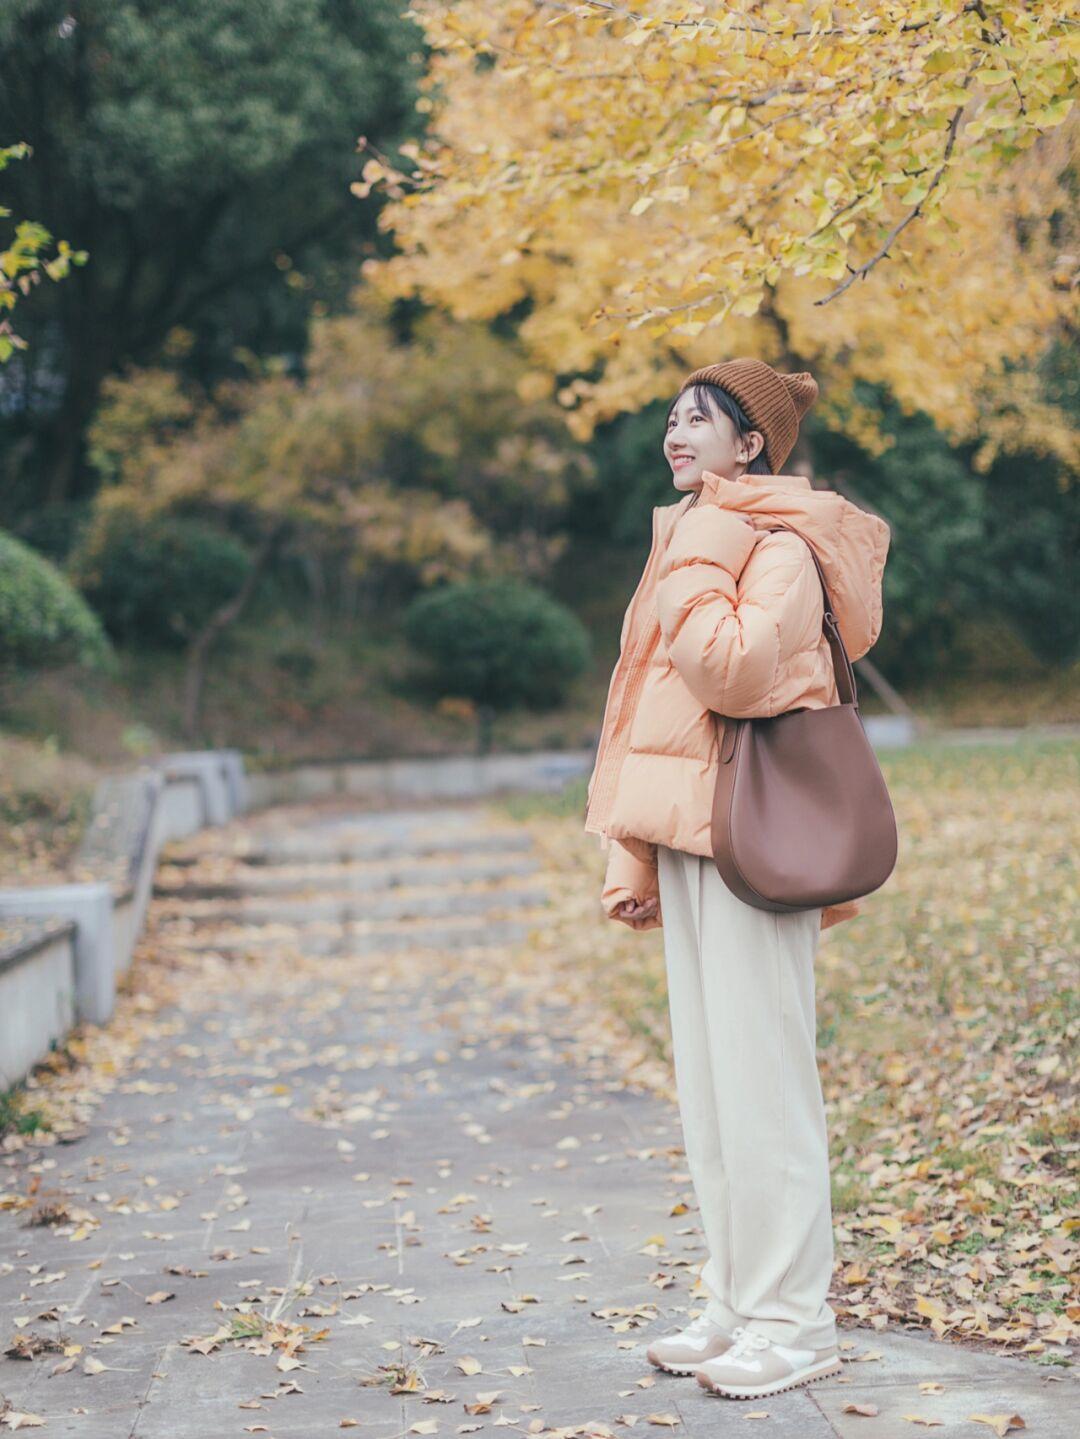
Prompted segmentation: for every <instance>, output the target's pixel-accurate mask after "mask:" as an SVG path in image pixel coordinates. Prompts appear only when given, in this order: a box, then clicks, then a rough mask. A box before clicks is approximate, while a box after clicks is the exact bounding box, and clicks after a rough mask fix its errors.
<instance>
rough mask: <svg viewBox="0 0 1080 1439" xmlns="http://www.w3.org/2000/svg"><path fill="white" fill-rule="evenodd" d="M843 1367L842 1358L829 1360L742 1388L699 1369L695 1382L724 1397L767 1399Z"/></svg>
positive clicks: (812, 1382) (830, 1375)
mask: <svg viewBox="0 0 1080 1439" xmlns="http://www.w3.org/2000/svg"><path fill="white" fill-rule="evenodd" d="M843 1369H844V1365H843V1361H842V1360H840V1359H836V1360H829V1361H827V1362H826V1363H825V1364H824V1365H821V1366H819V1367H818V1368H817V1369H811V1370H804V1371H803V1373H802V1374H793V1375H792V1377H791V1378H790V1379H778V1380H774V1382H773V1383H772V1384H756V1385H755V1386H754V1387H753V1388H752V1389H748V1388H743V1387H742V1386H741V1385H740V1386H739V1388H737V1389H735V1388H732V1387H730V1386H728V1385H725V1384H718V1383H717V1382H716V1380H715V1379H710V1378H709V1376H708V1375H707V1374H704V1373H701V1372H700V1371H699V1372H698V1375H697V1382H698V1383H699V1384H700V1385H701V1387H702V1388H703V1389H707V1390H708V1391H709V1393H710V1394H719V1395H721V1396H722V1397H723V1398H724V1399H767V1398H768V1397H769V1395H770V1394H782V1393H783V1392H784V1390H785V1389H798V1388H800V1387H801V1386H802V1385H803V1384H814V1383H816V1382H817V1381H818V1380H819V1379H830V1378H832V1376H833V1375H834V1374H841V1373H842V1372H843Z"/></svg>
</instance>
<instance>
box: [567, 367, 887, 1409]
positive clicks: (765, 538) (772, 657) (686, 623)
mask: <svg viewBox="0 0 1080 1439" xmlns="http://www.w3.org/2000/svg"><path fill="white" fill-rule="evenodd" d="M817 391H818V387H817V384H816V382H815V381H814V379H813V378H812V376H810V375H809V374H807V373H805V372H804V373H800V374H779V373H778V372H777V371H776V370H774V369H773V368H772V367H771V366H770V365H767V364H765V363H763V362H762V361H760V360H750V359H735V360H729V361H727V362H725V363H722V364H718V365H711V366H708V367H706V368H705V369H701V370H695V371H694V372H693V374H691V375H690V376H689V377H688V378H687V379H686V381H685V382H684V383H683V385H682V388H681V389H680V391H679V393H678V395H677V396H676V398H675V401H674V402H673V404H672V406H671V409H670V411H669V413H668V419H667V432H666V435H665V439H664V453H665V456H666V458H667V461H668V463H669V464H670V466H671V472H672V481H673V484H674V486H675V488H676V489H677V490H680V491H682V492H683V497H682V499H681V500H680V501H679V502H678V503H676V504H673V505H660V506H657V507H656V508H655V509H654V510H653V536H652V546H651V549H650V552H649V558H648V561H647V563H646V565H645V570H644V573H643V574H642V577H641V580H640V582H639V584H638V587H637V590H636V591H635V593H634V596H633V598H632V599H631V601H630V605H629V607H628V609H627V611H626V616H625V618H624V620H623V626H622V636H621V640H620V654H619V660H618V663H617V664H616V666H615V670H614V673H613V674H612V677H611V683H610V686H609V689H608V698H607V705H606V707H605V711H604V719H603V724H602V726H601V733H600V742H599V746H598V749H597V755H596V763H595V766H594V769H593V774H592V778H591V779H590V781H589V797H588V803H587V806H586V815H585V828H586V830H587V831H589V832H591V833H595V834H599V835H602V836H603V840H602V843H603V844H604V846H605V847H607V848H608V850H609V854H608V865H607V873H606V877H605V881H604V886H603V890H602V893H601V903H602V906H603V908H604V911H605V913H606V914H607V915H608V916H610V917H611V918H612V919H616V920H620V921H621V922H622V923H624V924H627V925H629V926H630V927H631V928H633V929H642V930H644V929H653V928H656V927H658V926H660V925H663V928H664V951H665V962H666V967H667V980H668V997H669V1004H670V1012H671V1032H672V1049H673V1055H674V1062H675V1077H676V1083H677V1086H678V1093H679V1108H680V1113H681V1117H682V1124H683V1132H684V1142H685V1147H686V1156H687V1163H688V1166H689V1169H690V1174H691V1178H692V1180H693V1184H694V1189H695V1192H696V1194H697V1199H698V1204H699V1209H700V1213H701V1219H702V1227H703V1229H704V1232H705V1240H706V1244H707V1247H708V1252H709V1257H708V1259H707V1261H706V1263H705V1265H704V1267H703V1269H702V1272H701V1280H702V1284H703V1287H704V1288H705V1290H706V1292H707V1294H708V1303H707V1305H706V1307H705V1310H704V1312H703V1313H702V1314H700V1315H699V1316H698V1317H697V1318H696V1319H694V1321H693V1322H692V1323H691V1324H690V1325H689V1326H688V1328H686V1329H684V1330H682V1331H680V1332H679V1333H677V1334H674V1335H670V1336H668V1337H666V1338H663V1339H658V1340H657V1341H655V1342H654V1344H653V1345H652V1347H651V1348H650V1349H649V1351H648V1357H649V1359H650V1360H651V1361H652V1363H653V1364H655V1365H656V1366H658V1367H659V1368H661V1369H665V1370H668V1371H669V1372H672V1373H676V1374H687V1375H690V1374H692V1375H695V1376H696V1377H697V1380H698V1382H699V1383H700V1384H701V1385H703V1386H704V1387H705V1388H707V1389H709V1390H711V1391H712V1392H714V1393H718V1394H721V1395H724V1396H725V1397H729V1398H743V1397H744V1398H760V1397H763V1396H764V1395H767V1394H773V1393H776V1392H778V1391H780V1390H782V1389H790V1388H793V1387H795V1386H796V1385H800V1384H806V1383H809V1382H810V1381H812V1380H814V1379H819V1378H824V1377H825V1376H827V1375H830V1374H836V1373H838V1372H839V1369H840V1361H839V1358H838V1356H837V1349H836V1321H835V1316H834V1314H833V1311H832V1309H831V1308H830V1307H829V1304H828V1298H827V1296H828V1290H829V1282H830V1279H831V1276H832V1264H833V1237H832V1213H831V1205H830V1185H829V1153H828V1139H827V1134H826V1126H825V1108H824V1101H823V1098H822V1093H821V1084H820V1080H819V1077H818V1071H817V1058H816V1053H815V1017H814V958H815V954H816V950H817V945H818V942H819V939H820V933H821V930H822V929H825V928H828V927H829V926H831V925H833V924H836V923H839V922H840V921H842V920H845V919H850V918H851V917H853V916H854V915H855V914H857V913H858V911H859V905H858V903H857V902H854V901H852V902H849V903H847V904H843V905H835V906H829V907H828V908H825V909H813V910H802V911H798V912H792V913H775V912H771V911H765V910H760V909H756V908H754V907H753V906H751V905H748V904H746V903H744V902H743V901H742V900H741V899H738V898H737V897H736V896H734V895H733V894H732V893H731V892H730V890H728V889H727V887H726V885H725V884H724V883H723V881H722V879H721V878H720V875H719V872H718V871H717V869H716V866H715V864H714V862H713V860H712V844H711V818H712V799H713V791H714V789H715V786H716V767H717V726H716V721H715V719H714V712H716V713H719V714H722V715H729V716H733V717H736V718H741V717H756V716H764V715H775V714H780V713H783V712H785V711H787V710H790V709H800V708H816V707H820V706H825V705H831V704H838V703H839V698H840V697H839V694H838V693H837V689H836V681H835V678H834V675H833V668H832V657H831V654H830V651H829V645H828V640H827V638H826V637H825V635H824V634H823V631H822V621H823V615H824V601H823V597H822V591H821V582H820V579H819V577H818V573H817V569H816V567H815V565H814V562H813V559H812V557H811V554H810V550H809V548H808V543H809V544H810V545H813V547H814V550H815V551H816V553H817V555H818V558H819V560H820V561H821V564H822V568H823V570H824V572H825V576H826V580H827V583H828V587H829V593H830V597H831V599H832V602H833V607H834V611H835V613H836V618H837V623H838V625H839V628H840V631H841V634H842V636H843V639H844V643H845V645H846V647H847V651H848V655H849V657H850V658H851V659H852V660H855V659H858V658H859V657H860V656H861V655H864V654H865V653H866V652H867V651H868V650H869V649H870V647H871V646H872V645H873V644H874V643H875V641H876V640H877V637H878V634H879V632H880V629H881V619H882V595H881V580H882V574H883V571H884V567H885V556H886V552H887V550H888V546H889V538H890V536H889V529H888V526H887V525H886V524H885V522H884V521H883V520H881V519H879V518H878V517H877V516H874V515H870V514H867V513H866V512H865V511H863V510H860V509H859V508H858V507H857V506H856V505H853V504H852V503H851V502H850V501H849V500H847V499H845V498H844V497H843V496H842V495H839V494H838V493H836V492H835V491H833V490H817V489H814V488H812V486H811V485H810V482H809V480H807V479H806V478H805V477H804V476H802V475H794V474H787V475H785V474H783V473H782V470H783V466H784V462H785V461H786V460H787V458H788V456H789V455H790V453H791V450H792V447H793V446H794V444H795V441H796V438H797V436H798V429H799V421H800V420H801V418H802V416H803V415H804V414H805V412H806V410H807V409H808V408H809V406H810V405H811V404H812V403H813V401H814V398H815V397H816V395H817ZM777 523H783V524H786V525H790V526H792V528H793V529H795V530H796V531H798V534H792V533H790V532H789V531H780V532H774V533H767V527H768V526H769V525H770V524H777ZM800 536H803V537H804V538H800Z"/></svg>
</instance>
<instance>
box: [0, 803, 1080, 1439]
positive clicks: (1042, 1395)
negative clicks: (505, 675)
mask: <svg viewBox="0 0 1080 1439" xmlns="http://www.w3.org/2000/svg"><path fill="white" fill-rule="evenodd" d="M528 849H529V840H528V837H527V836H526V835H524V834H523V833H521V832H520V831H517V830H514V829H513V828H511V827H507V826H505V825H503V826H499V825H498V824H496V823H494V822H493V821H492V820H491V818H490V816H487V815H486V814H485V812H484V811H483V810H480V809H474V808H472V807H460V808H441V809H439V810H437V811H425V810H420V809H416V810H412V811H398V812H396V813H395V814H377V813H368V814H353V815H348V816H343V815H342V814H340V813H338V814H327V813H325V812H323V813H320V812H318V811H311V810H309V811H301V812H294V813H292V814H290V813H289V812H286V811H279V812H275V813H271V814H269V815H262V816H256V817H253V818H251V819H249V820H247V821H245V822H244V823H243V824H240V825H236V826H233V827H231V828H230V829H228V830H221V831H216V832H214V833H212V834H210V835H208V836H207V835H204V836H201V837H200V838H199V839H198V840H196V841H193V842H192V843H191V844H190V845H189V846H187V847H186V848H180V849H176V850H174V851H173V852H172V856H171V858H172V861H173V862H172V863H170V864H169V865H167V866H165V867H164V868H163V869H162V870H161V872H160V875H159V897H158V899H157V900H156V901H155V904H154V907H153V913H152V929H151V932H150V935H149V937H148V941H147V944H146V945H145V946H144V953H143V954H142V955H141V956H140V959H139V961H138V966H137V971H136V976H135V983H134V989H133V994H132V995H131V996H129V999H128V1001H127V1002H126V1007H125V1009H124V1011H123V1013H122V1015H121V1018H120V1020H118V1024H120V1025H121V1026H124V1025H127V1026H130V1027H132V1028H134V1029H136V1030H138V1032H139V1034H140V1042H139V1046H138V1048H137V1049H136V1050H135V1053H134V1055H133V1057H132V1058H131V1059H130V1060H129V1061H128V1062H127V1063H126V1064H125V1065H123V1066H122V1067H121V1068H120V1069H119V1072H118V1073H117V1074H116V1075H115V1077H114V1078H113V1079H112V1080H110V1081H108V1083H109V1085H111V1089H110V1092H107V1093H106V1094H105V1095H104V1096H103V1097H102V1098H101V1100H100V1103H97V1104H96V1105H93V1106H91V1107H90V1108H89V1110H88V1114H87V1118H86V1123H85V1129H84V1133H83V1134H82V1137H75V1138H73V1140H72V1142H70V1143H66V1144H63V1145H60V1146H52V1147H47V1148H44V1149H30V1150H27V1151H25V1152H23V1153H21V1154H18V1155H14V1156H12V1155H8V1156H5V1157H4V1158H5V1164H4V1166H3V1168H0V1190H2V1191H4V1192H5V1193H6V1194H7V1195H12V1194H25V1193H26V1192H27V1187H28V1185H32V1184H35V1183H37V1184H40V1185H42V1186H44V1187H45V1188H46V1189H48V1190H50V1191H51V1192H52V1193H53V1194H58V1195H62V1196H63V1200H64V1203H65V1204H66V1206H67V1212H66V1214H61V1215H60V1217H59V1219H58V1221H57V1222H53V1223H51V1224H43V1225H39V1226H37V1227H33V1228H30V1227H27V1226H26V1219H27V1217H28V1216H27V1212H26V1211H25V1210H21V1211H19V1210H12V1211H11V1212H8V1213H4V1214H0V1285H2V1289H0V1309H2V1315H0V1318H2V1322H3V1325H4V1329H3V1333H4V1335H5V1336H8V1338H9V1342H10V1343H11V1345H12V1346H13V1347H18V1345H20V1344H21V1346H22V1347H23V1348H24V1349H29V1350H30V1351H31V1352H33V1351H34V1349H35V1348H36V1347H37V1345H38V1343H39V1341H42V1342H44V1343H45V1344H46V1345H47V1346H49V1347H48V1348H46V1349H45V1350H44V1351H43V1352H37V1353H35V1354H34V1357H32V1358H30V1359H29V1360H27V1359H19V1358H8V1359H5V1360H2V1361H0V1393H2V1394H3V1396H4V1397H5V1399H6V1401H7V1405H8V1410H7V1416H8V1417H7V1421H6V1422H7V1423H8V1425H9V1427H15V1424H16V1421H15V1419H14V1416H15V1414H17V1413H29V1414H32V1415H36V1416H39V1417H40V1418H41V1419H43V1420H44V1430H43V1432H45V1433H47V1434H49V1435H77V1436H81V1439H136V1436H137V1439H196V1436H198V1439H227V1436H232V1435H236V1436H243V1435H245V1434H249V1433H250V1434H269V1435H271V1436H278V1439H289V1436H295V1439H321V1436H329V1435H331V1434H336V1433H338V1432H339V1430H345V1431H347V1430H348V1429H350V1428H353V1427H356V1428H357V1429H358V1431H359V1432H360V1433H362V1434H365V1435H372V1436H378V1439H389V1436H398V1435H404V1434H406V1433H410V1434H411V1433H416V1434H438V1435H444V1436H450V1435H456V1434H463V1433H473V1432H480V1431H491V1430H493V1429H494V1428H496V1427H507V1426H509V1427H513V1428H515V1429H516V1430H518V1432H521V1433H525V1434H529V1435H533V1434H538V1435H544V1434H547V1433H548V1432H549V1431H550V1430H554V1429H558V1428H561V1429H563V1430H565V1431H566V1432H567V1433H568V1434H573V1433H581V1434H598V1435H602V1436H607V1435H611V1434H621V1433H624V1432H627V1431H628V1430H629V1429H631V1428H633V1429H635V1430H636V1431H637V1432H639V1433H642V1434H645V1433H650V1432H655V1430H656V1429H657V1428H659V1429H661V1430H662V1429H665V1428H668V1427H670V1428H671V1429H672V1432H674V1433H675V1434H676V1435H679V1434H683V1435H692V1436H698V1435H706V1434H708V1435H727V1434H742V1433H745V1432H746V1430H747V1427H748V1425H749V1426H750V1427H751V1428H754V1429H755V1431H756V1429H757V1427H759V1426H760V1427H761V1428H762V1429H763V1430H764V1432H766V1433H768V1432H775V1433H783V1434H786V1435H791V1436H794V1439H818V1436H832V1435H842V1436H847V1435H851V1436H856V1435H860V1436H867V1439H890V1436H893V1435H901V1434H902V1435H905V1436H911V1435H912V1434H914V1433H918V1432H919V1426H918V1425H916V1424H915V1423H914V1422H913V1420H912V1418H911V1416H919V1417H921V1418H923V1419H925V1420H937V1421H940V1422H941V1427H942V1432H943V1433H946V1434H951V1433H963V1434H971V1435H974V1436H977V1435H979V1434H990V1433H992V1432H993V1430H992V1429H990V1428H987V1427H986V1426H983V1425H979V1424H977V1423H974V1422H972V1421H971V1420H970V1419H969V1417H968V1416H970V1415H973V1414H984V1415H1011V1414H1019V1415H1021V1416H1022V1417H1023V1419H1024V1421H1025V1423H1026V1426H1027V1430H1028V1431H1029V1432H1031V1433H1032V1434H1035V1435H1046V1436H1065V1435H1072V1434H1075V1433H1076V1432H1077V1431H1076V1428H1075V1425H1074V1424H1073V1423H1072V1422H1071V1421H1070V1419H1069V1418H1068V1417H1067V1416H1068V1415H1069V1414H1070V1413H1072V1414H1075V1412H1077V1408H1078V1407H1080V1406H1077V1403H1076V1399H1077V1395H1076V1388H1075V1385H1074V1382H1073V1381H1072V1379H1071V1378H1069V1377H1068V1376H1066V1375H1062V1373H1061V1372H1060V1371H1057V1372H1056V1374H1055V1373H1053V1372H1049V1371H1047V1370H1046V1369H1044V1368H1040V1367H1037V1366H1035V1365H1034V1364H1030V1363H1028V1362H1026V1361H1022V1360H1020V1359H1015V1358H1013V1359H1009V1358H1002V1357H999V1356H998V1355H996V1354H992V1353H977V1352H973V1351H970V1350H965V1349H961V1348H959V1347H957V1346H956V1345H952V1344H945V1343H937V1342H935V1341H933V1340H932V1339H928V1338H926V1337H925V1336H924V1335H923V1334H915V1333H903V1332H899V1331H886V1332H885V1333H876V1332H872V1331H868V1330H857V1329H845V1330H844V1331H843V1344H844V1346H845V1347H844V1350H843V1353H844V1357H845V1358H846V1359H848V1360H849V1361H851V1362H850V1363H849V1364H847V1365H846V1366H845V1373H844V1375H843V1376H842V1378H840V1379H837V1380H834V1381H829V1382H828V1383H825V1384H821V1385H818V1386H815V1387H814V1388H812V1389H809V1390H802V1391H798V1392H795V1393H790V1394H786V1395H781V1396H777V1397H776V1398H774V1399H770V1400H766V1401H760V1402H755V1403H750V1404H745V1403H743V1404H739V1403H731V1402H728V1401H724V1400H721V1399H717V1398H715V1397H712V1396H710V1395H708V1394H706V1393H705V1392H704V1391H703V1390H702V1389H701V1388H700V1387H699V1386H698V1385H697V1384H696V1383H695V1382H694V1380H693V1379H683V1378H675V1377H670V1376H665V1375H660V1374H657V1373H656V1371H654V1370H653V1369H652V1368H651V1366H650V1365H649V1364H648V1362H647V1361H646V1359H645V1355H644V1351H645V1348H646V1346H647V1344H648V1343H649V1342H650V1340H651V1339H652V1338H653V1336H655V1335H657V1334H661V1333H665V1332H667V1331H669V1330H670V1329H672V1328H674V1327H676V1326H677V1325H678V1324H679V1323H680V1322H682V1321H683V1320H684V1319H685V1315H686V1311H687V1308H688V1307H689V1308H696V1304H695V1303H694V1302H693V1301H691V1300H690V1299H689V1289H690V1287H691V1284H692V1283H693V1276H694V1271H695V1270H696V1268H697V1267H698V1265H699V1264H700V1262H701V1260H702V1259H703V1258H704V1251H703V1249H702V1247H701V1236H700V1231H699V1230H698V1228H697V1227H696V1224H695V1217H696V1211H695V1210H694V1208H693V1197H692V1190H691V1189H690V1186H689V1183H688V1177H687V1175H686V1172H685V1169H684V1163H685V1159H684V1156H683V1154H682V1151H681V1148H680V1142H681V1136H680V1130H679V1122H678V1115H677V1112H676V1111H675V1110H674V1109H673V1108H672V1107H671V1106H670V1105H669V1104H667V1103H665V1102H663V1101H661V1100H659V1099H657V1098H656V1097H655V1096H653V1095H651V1094H649V1093H645V1092H640V1091H635V1090H630V1089H627V1088H625V1087H624V1086H623V1084H622V1082H621V1081H620V1080H619V1079H618V1078H617V1077H616V1076H614V1075H613V1074H611V1072H610V1071H609V1070H608V1069H607V1068H606V1067H605V1063H604V1060H603V1057H602V1056H601V1055H600V1054H596V1055H594V1056H591V1057H590V1056H589V1055H588V1054H587V1053H583V1048H582V1046H581V1044H580V1043H578V1042H577V1040H576V1037H575V1034H574V1033H573V1031H572V1029H571V1027H570V1025H571V1018H572V1017H571V1016H570V1015H568V1013H567V1012H566V1010H565V1009H563V1008H561V1007H560V1006H559V1005H558V1003H555V1002H552V1003H547V1002H545V997H544V993H543V990H542V987H541V989H540V991H539V995H538V993H537V988H536V984H535V977H534V980H533V982H532V984H531V986H526V984H525V982H524V976H521V987H520V989H519V988H518V987H517V986H518V976H517V975H516V974H515V972H514V969H513V967H512V966H509V967H508V966H507V965H506V963H505V959H506V955H507V954H508V953H510V954H512V952H513V946H514V945H516V944H519V943H521V942H522V941H523V940H525V939H526V938H527V936H528V933H529V930H530V927H532V926H539V927H540V928H541V931H542V926H543V922H544V904H545V900H546V896H545V894H544V893H543V890H542V888H541V887H540V886H539V885H538V883H537V879H536V875H535V869H536V865H535V861H534V860H533V858H532V856H531V855H530V853H529V852H528ZM598 922H600V920H599V916H598ZM496 972H498V974H499V982H498V983H497V984H488V983H486V982H485V979H486V977H490V976H491V975H493V974H495V973H496ZM159 983H160V984H168V983H172V984H173V985H174V986H175V993H174V994H173V996H172V1002H171V1003H170V1004H168V1005H166V1007H164V1008H163V1009H160V1010H155V1009H153V1008H152V1006H151V1005H150V1004H149V1003H146V1004H142V1005H140V1003H139V1000H138V995H139V993H140V990H141V989H146V988H147V986H149V987H150V989H153V988H154V987H155V986H156V985H157V984H159ZM148 992H149V991H148ZM140 1026H141V1028H140ZM684 1206H689V1207H688V1208H684ZM301 1326H303V1327H301ZM298 1342H299V1347H298ZM57 1344H59V1346H60V1347H57ZM65 1345H66V1346H67V1347H66V1349H65V1348H64V1346H65ZM76 1346H81V1348H77V1347H76ZM9 1352H10V1350H9ZM920 1384H922V1385H930V1386H931V1389H930V1390H929V1391H927V1390H925V1389H921V1388H920ZM849 1405H857V1406H862V1407H865V1406H868V1405H871V1406H876V1409H877V1413H876V1415H874V1416H872V1417H867V1416H865V1415H863V1414H860V1413H856V1412H851V1411H850V1410H848V1411H847V1412H845V1408H846V1406H849ZM3 1412H4V1411H3V1406H2V1405H0V1414H2V1413H3ZM754 1415H758V1416H767V1417H762V1418H760V1419H759V1420H758V1421H757V1422H756V1423H755V1422H753V1420H752V1418H751V1416H754ZM3 1422H4V1421H3V1420H2V1419H0V1427H2V1425H3Z"/></svg>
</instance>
